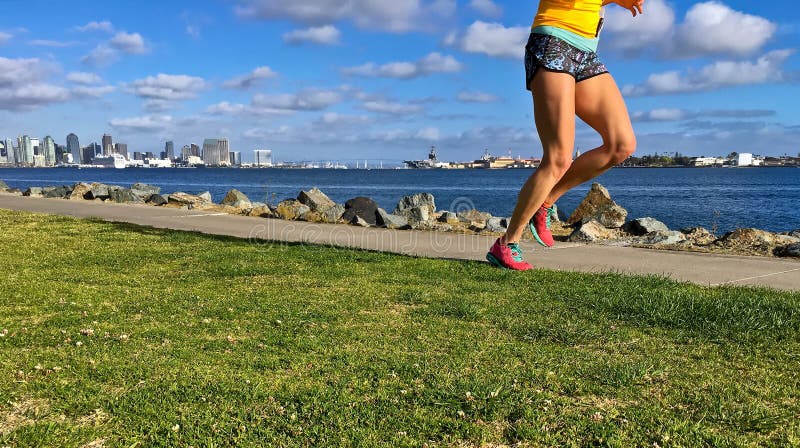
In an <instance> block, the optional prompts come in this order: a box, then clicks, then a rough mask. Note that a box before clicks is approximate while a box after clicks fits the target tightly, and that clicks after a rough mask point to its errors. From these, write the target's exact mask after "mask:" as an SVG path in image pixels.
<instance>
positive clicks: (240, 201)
mask: <svg viewBox="0 0 800 448" xmlns="http://www.w3.org/2000/svg"><path fill="white" fill-rule="evenodd" d="M0 194H10V195H18V196H30V197H44V198H61V199H67V200H90V201H98V202H114V203H125V204H146V205H149V206H153V207H173V208H185V209H195V210H201V211H213V212H218V213H229V214H235V215H243V216H251V217H261V218H270V219H284V220H296V221H306V222H312V223H328V224H350V225H355V226H360V227H382V228H389V229H399V230H424V231H438V232H457V233H467V234H481V235H502V234H503V233H504V232H505V229H506V226H507V225H508V218H505V217H497V216H492V215H491V214H489V213H486V212H481V211H478V210H454V211H447V210H444V211H441V210H440V211H437V210H436V202H435V198H434V197H433V195H431V194H430V193H418V194H415V195H411V196H405V197H403V198H401V199H400V201H399V202H398V204H397V206H396V207H395V209H394V210H393V211H392V212H391V213H390V212H387V211H386V210H384V209H382V208H380V207H379V206H378V204H377V203H375V201H373V200H372V199H370V198H367V197H356V198H352V199H350V200H348V201H346V202H345V203H344V204H337V203H336V202H334V201H332V200H331V199H330V198H329V197H328V196H327V195H325V193H323V192H322V191H320V190H319V189H317V188H312V189H310V190H304V191H301V192H300V193H299V194H298V196H297V198H293V199H286V200H284V201H281V202H279V203H277V204H274V205H271V204H265V203H262V202H253V201H250V199H249V198H248V197H247V196H246V195H245V194H244V193H242V192H241V191H238V190H230V191H229V192H228V194H227V195H226V196H225V198H224V199H223V200H222V201H221V202H220V203H214V202H213V201H212V198H211V194H210V193H209V192H205V193H201V194H198V195H194V194H189V193H184V192H174V193H170V194H162V193H161V189H160V188H159V187H155V186H152V185H147V184H142V183H136V184H133V185H131V186H130V188H126V187H122V186H118V185H106V184H100V183H91V184H90V183H83V182H81V183H77V184H74V185H62V186H51V187H31V188H28V189H27V190H25V191H21V190H19V189H13V188H9V186H8V185H6V184H5V183H4V182H3V181H0ZM551 225H552V231H553V235H554V236H555V237H556V240H559V241H570V242H580V243H592V244H605V245H614V246H634V247H646V248H655V249H668V250H685V251H694V252H713V253H727V254H735V255H757V256H768V257H790V258H800V229H797V230H793V231H791V232H784V233H773V232H767V231H764V230H759V229H753V228H744V229H736V230H734V231H732V232H728V233H726V234H724V235H722V236H719V237H718V236H716V235H714V234H713V233H712V232H710V231H708V230H707V229H704V228H702V227H687V228H684V229H681V230H670V229H669V228H668V227H667V226H666V225H665V224H664V223H662V222H660V221H658V220H656V219H653V218H649V217H643V218H636V219H631V220H628V212H627V210H625V209H624V208H623V207H622V206H620V205H619V204H617V203H615V202H614V201H613V199H611V195H610V194H609V192H608V190H606V189H605V188H604V187H603V186H602V185H600V184H597V183H595V184H593V185H592V188H591V190H590V191H589V193H588V194H587V195H586V197H585V198H584V200H583V201H582V202H581V204H580V205H579V206H578V208H576V209H575V211H573V213H572V214H571V215H570V216H569V217H568V218H565V219H564V220H563V221H562V220H560V219H558V218H556V220H555V222H552V223H551ZM526 238H530V234H529V233H526Z"/></svg>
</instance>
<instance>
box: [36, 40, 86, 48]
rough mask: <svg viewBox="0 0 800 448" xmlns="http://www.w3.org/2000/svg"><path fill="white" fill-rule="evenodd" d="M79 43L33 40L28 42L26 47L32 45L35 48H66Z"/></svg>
mask: <svg viewBox="0 0 800 448" xmlns="http://www.w3.org/2000/svg"><path fill="white" fill-rule="evenodd" d="M78 43H79V42H75V41H59V40H47V39H34V40H29V41H28V45H33V46H35V47H50V48H67V47H72V46H74V45H77V44H78Z"/></svg>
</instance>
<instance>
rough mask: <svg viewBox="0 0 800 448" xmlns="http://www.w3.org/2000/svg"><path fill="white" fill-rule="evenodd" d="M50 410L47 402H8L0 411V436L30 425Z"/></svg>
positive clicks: (30, 400)
mask: <svg viewBox="0 0 800 448" xmlns="http://www.w3.org/2000/svg"><path fill="white" fill-rule="evenodd" d="M49 410H50V404H49V403H48V402H47V400H35V399H25V400H21V401H19V402H13V401H12V402H9V403H8V405H7V406H4V407H3V408H2V409H0V434H2V435H7V434H10V433H12V432H14V431H16V430H17V429H18V428H21V427H23V426H27V425H32V424H34V423H36V421H37V420H39V419H41V418H42V416H43V415H45V414H46V413H47V412H48V411H49Z"/></svg>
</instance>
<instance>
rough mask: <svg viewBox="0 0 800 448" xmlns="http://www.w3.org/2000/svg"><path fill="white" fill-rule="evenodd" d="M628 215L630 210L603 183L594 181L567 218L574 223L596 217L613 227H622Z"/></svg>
mask: <svg viewBox="0 0 800 448" xmlns="http://www.w3.org/2000/svg"><path fill="white" fill-rule="evenodd" d="M627 217H628V211H627V210H625V209H624V208H622V207H620V206H619V205H617V203H616V202H614V201H613V200H612V199H611V195H610V194H609V193H608V190H607V189H606V188H605V187H603V186H602V185H600V184H598V183H594V184H592V188H591V189H590V190H589V193H588V194H587V195H586V197H585V198H584V199H583V201H582V202H581V203H580V205H579V206H578V208H576V209H575V211H574V212H572V215H571V216H570V217H569V219H567V224H568V225H573V224H576V223H579V222H587V221H590V220H592V219H594V220H596V221H598V222H599V223H601V224H602V225H603V226H605V227H608V228H610V229H611V228H618V227H622V225H623V224H625V218H627Z"/></svg>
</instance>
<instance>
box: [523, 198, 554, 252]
mask: <svg viewBox="0 0 800 448" xmlns="http://www.w3.org/2000/svg"><path fill="white" fill-rule="evenodd" d="M557 210H558V209H556V205H555V204H553V205H552V207H550V208H546V207H545V206H544V205H543V206H541V207H539V210H537V211H536V214H534V215H533V218H531V222H530V223H529V224H528V227H530V229H531V233H532V234H533V238H534V239H536V241H537V242H539V244H541V245H542V246H546V247H553V244H555V243H556V242H555V240H554V239H553V234H552V233H550V218H552V217H553V216H556V213H558V211H557Z"/></svg>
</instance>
